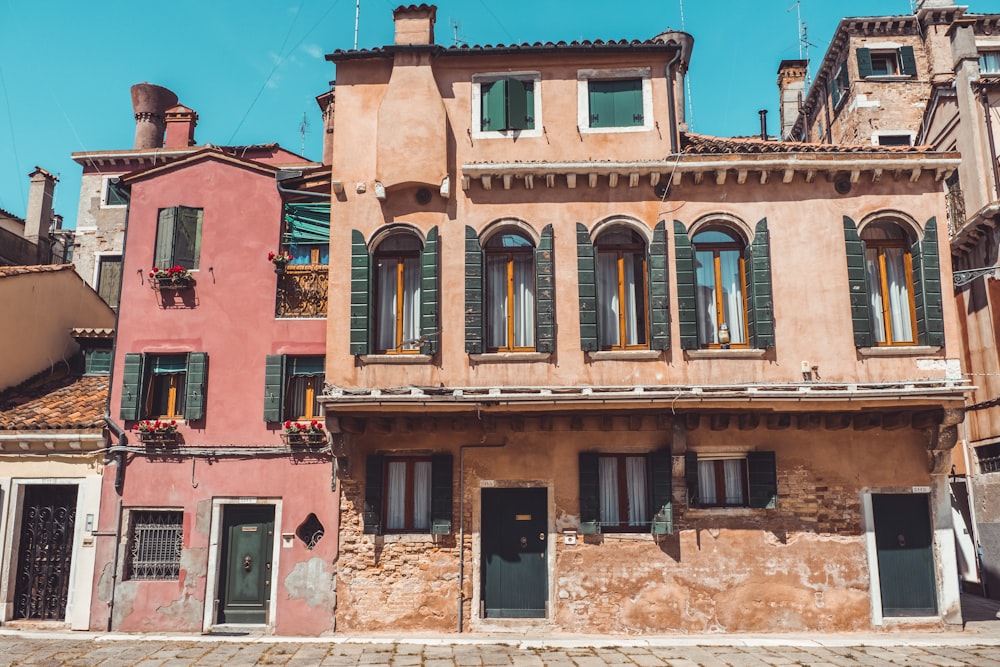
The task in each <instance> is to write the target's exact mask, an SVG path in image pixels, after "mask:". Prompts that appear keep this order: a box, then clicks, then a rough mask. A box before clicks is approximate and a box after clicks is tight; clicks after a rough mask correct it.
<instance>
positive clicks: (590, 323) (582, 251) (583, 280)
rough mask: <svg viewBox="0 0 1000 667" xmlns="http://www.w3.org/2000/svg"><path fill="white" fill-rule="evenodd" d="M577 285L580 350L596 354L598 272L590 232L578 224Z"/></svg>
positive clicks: (597, 347)
mask: <svg viewBox="0 0 1000 667" xmlns="http://www.w3.org/2000/svg"><path fill="white" fill-rule="evenodd" d="M576 264H577V285H578V289H579V292H580V349H581V350H583V351H585V352H594V351H596V350H598V349H600V347H599V346H598V342H597V272H596V270H595V268H596V262H595V259H594V244H593V243H591V242H590V232H588V231H587V227H586V226H585V225H584V224H582V223H579V222H578V223H576Z"/></svg>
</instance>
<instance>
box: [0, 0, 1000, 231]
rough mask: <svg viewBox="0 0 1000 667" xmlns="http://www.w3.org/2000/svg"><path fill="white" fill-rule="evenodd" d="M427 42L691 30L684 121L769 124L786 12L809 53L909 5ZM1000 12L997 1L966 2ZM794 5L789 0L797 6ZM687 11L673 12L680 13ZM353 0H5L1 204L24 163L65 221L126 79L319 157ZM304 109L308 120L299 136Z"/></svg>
mask: <svg viewBox="0 0 1000 667" xmlns="http://www.w3.org/2000/svg"><path fill="white" fill-rule="evenodd" d="M399 4H402V3H399V2H390V1H389V0H361V12H360V23H359V30H358V46H359V47H360V48H367V47H373V46H380V45H383V44H388V43H391V41H392V35H393V24H392V9H393V8H394V7H396V6H398V5H399ZM435 4H437V7H438V12H437V26H436V41H437V42H438V43H439V44H452V43H453V41H454V37H455V34H456V32H457V36H458V39H459V41H461V42H463V43H469V44H498V43H506V44H509V43H520V42H525V41H527V42H535V41H559V40H566V41H571V40H579V39H604V40H609V39H615V40H619V39H629V40H631V39H649V38H651V37H653V36H654V35H656V34H657V33H659V32H662V31H664V30H667V29H683V30H685V31H686V32H689V33H691V34H692V35H693V36H694V40H695V45H694V52H693V55H692V64H691V71H690V76H689V85H690V91H691V97H690V100H689V102H690V108H691V110H692V116H691V118H690V120H691V121H692V128H691V129H692V130H693V131H696V132H700V133H704V134H715V135H720V136H734V135H749V134H756V133H758V132H759V127H760V121H759V118H758V115H757V110H758V109H763V108H766V109H768V110H769V115H768V127H769V129H770V130H771V132H772V133H774V132H775V131H776V129H777V124H778V113H777V87H776V77H777V68H778V63H779V62H780V61H781V60H783V59H786V58H798V57H799V39H798V35H799V33H798V23H797V14H798V13H799V11H800V12H801V17H802V20H803V21H804V22H805V24H806V26H807V29H808V38H809V42H811V44H812V45H813V46H811V47H810V48H809V50H808V55H809V56H810V58H811V59H812V61H813V63H814V65H815V64H816V63H818V62H819V60H820V59H821V58H822V56H823V54H824V53H825V52H826V48H827V45H828V43H829V40H830V36H831V35H832V33H833V31H834V29H835V28H836V26H837V23H838V22H839V20H840V19H841V18H842V17H844V16H871V15H898V14H909V13H910V12H911V0H837V1H832V0H801V3H800V4H798V5H796V3H794V0H618V1H617V2H608V1H607V0H601V1H598V0H573V1H566V0H500V1H499V2H497V1H496V0H441V1H439V2H437V3H435ZM968 4H969V5H970V11H972V12H977V13H994V12H997V13H1000V0H970V2H969V3H968ZM797 8H798V11H797ZM682 10H683V16H682ZM354 19H355V0H239V1H236V0H170V2H159V3H145V2H135V1H134V0H133V1H126V0H99V1H98V2H80V1H79V0H47V1H46V2H34V1H32V2H28V1H25V0H21V1H17V0H5V1H4V0H0V26H3V40H2V48H0V208H2V209H4V210H6V211H9V212H11V213H13V214H15V215H17V216H22V217H23V215H24V213H25V208H26V202H27V192H28V179H27V174H28V173H29V172H31V171H32V170H33V168H34V167H35V165H38V166H40V167H42V168H44V169H47V170H48V171H50V172H52V173H54V174H56V175H57V176H58V177H59V185H58V186H57V189H56V198H55V210H56V212H57V213H60V214H62V215H63V217H64V218H65V221H66V226H67V227H74V226H75V224H76V217H77V206H78V200H79V190H80V172H81V170H80V167H79V165H77V164H76V163H75V162H73V161H72V160H71V159H70V154H71V153H73V152H76V151H94V150H106V149H123V148H130V147H131V146H132V140H133V136H134V129H135V125H134V120H133V117H132V110H131V100H130V97H129V88H130V86H131V85H132V84H134V83H138V82H141V81H149V82H151V83H156V84H159V85H162V86H165V87H167V88H169V89H171V90H173V91H174V92H175V93H176V94H177V96H178V97H179V99H180V102H181V103H182V104H185V105H187V106H189V107H191V108H193V109H194V110H195V111H197V112H198V114H199V117H200V120H199V123H198V127H197V130H196V133H195V139H196V140H197V142H198V143H199V144H203V143H207V142H209V143H214V144H223V145H224V144H251V143H264V142H272V141H277V142H278V143H280V144H281V145H282V146H284V147H286V148H288V149H290V150H292V151H295V152H297V153H303V154H304V155H305V156H306V157H309V158H311V159H319V158H320V156H321V152H322V131H321V130H322V120H321V118H320V113H319V107H318V106H317V105H316V102H315V97H316V96H317V95H319V94H321V93H323V92H324V91H326V90H327V89H328V83H329V81H330V80H332V79H334V78H335V76H336V73H335V68H334V66H333V65H332V64H331V63H329V62H327V61H326V60H325V59H324V55H325V54H327V53H331V52H332V51H334V50H336V49H341V48H351V47H352V46H353V44H354V23H355V20H354ZM303 119H305V122H306V132H305V135H304V142H303V134H302V133H301V129H302V126H303Z"/></svg>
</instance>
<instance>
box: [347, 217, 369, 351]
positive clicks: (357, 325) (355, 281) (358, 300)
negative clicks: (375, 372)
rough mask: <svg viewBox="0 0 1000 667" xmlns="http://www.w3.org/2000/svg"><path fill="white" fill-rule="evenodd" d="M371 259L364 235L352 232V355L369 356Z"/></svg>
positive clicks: (356, 231) (355, 231)
mask: <svg viewBox="0 0 1000 667" xmlns="http://www.w3.org/2000/svg"><path fill="white" fill-rule="evenodd" d="M370 267H371V258H370V257H369V255H368V244H366V243H365V237H364V235H363V234H362V233H361V232H359V231H358V230H356V229H355V230H352V231H351V354H368V320H369V308H370V303H371V295H370V293H369V285H370V284H371V276H370V271H371V268H370Z"/></svg>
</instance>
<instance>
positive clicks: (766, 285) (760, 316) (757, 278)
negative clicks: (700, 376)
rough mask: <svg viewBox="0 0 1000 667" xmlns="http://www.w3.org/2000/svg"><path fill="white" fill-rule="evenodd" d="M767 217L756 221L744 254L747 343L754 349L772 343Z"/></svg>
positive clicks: (769, 345)
mask: <svg viewBox="0 0 1000 667" xmlns="http://www.w3.org/2000/svg"><path fill="white" fill-rule="evenodd" d="M768 236H769V235H768V232H767V219H766V218H765V219H763V220H761V221H760V222H758V223H757V228H756V231H755V233H754V237H753V243H751V244H750V245H749V246H747V248H746V251H747V252H745V256H744V269H745V271H746V285H747V291H748V292H749V294H747V300H746V302H747V305H748V306H749V307H748V308H747V311H748V312H747V329H748V330H749V331H750V345H751V346H753V347H755V348H757V349H760V350H762V349H765V348H769V347H774V313H773V301H774V300H773V295H772V293H771V251H770V239H769V238H768Z"/></svg>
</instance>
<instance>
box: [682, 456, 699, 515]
mask: <svg viewBox="0 0 1000 667" xmlns="http://www.w3.org/2000/svg"><path fill="white" fill-rule="evenodd" d="M684 482H685V485H686V486H687V501H688V502H687V504H688V507H698V506H700V505H701V494H700V493H699V492H698V454H697V453H695V452H684Z"/></svg>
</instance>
